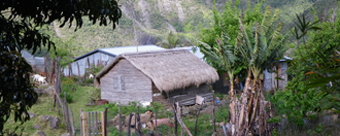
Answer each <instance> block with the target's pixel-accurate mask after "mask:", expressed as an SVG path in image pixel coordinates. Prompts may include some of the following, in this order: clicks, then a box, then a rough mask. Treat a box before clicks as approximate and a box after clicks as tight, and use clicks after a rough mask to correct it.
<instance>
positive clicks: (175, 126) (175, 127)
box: [173, 100, 178, 136]
mask: <svg viewBox="0 0 340 136" xmlns="http://www.w3.org/2000/svg"><path fill="white" fill-rule="evenodd" d="M173 106H174V108H173V109H174V115H175V122H174V129H175V130H174V133H175V136H177V124H178V123H177V117H176V109H177V108H176V104H175V100H174V102H173Z"/></svg>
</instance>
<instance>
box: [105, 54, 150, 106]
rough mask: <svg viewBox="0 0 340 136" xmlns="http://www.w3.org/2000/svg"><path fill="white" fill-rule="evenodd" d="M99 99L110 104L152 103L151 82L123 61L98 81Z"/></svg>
mask: <svg viewBox="0 0 340 136" xmlns="http://www.w3.org/2000/svg"><path fill="white" fill-rule="evenodd" d="M100 88H101V97H102V99H106V100H108V101H110V102H120V103H121V104H128V103H129V101H136V102H138V101H152V83H151V80H150V79H149V78H148V77H147V76H146V75H144V74H143V73H142V72H140V71H139V70H138V69H136V68H135V67H134V66H133V65H132V64H131V63H130V62H128V61H127V60H125V59H122V60H120V61H119V62H118V63H117V64H116V65H115V66H114V67H113V68H112V69H111V70H110V71H109V72H108V73H107V74H105V75H104V76H103V77H102V78H101V79H100Z"/></svg>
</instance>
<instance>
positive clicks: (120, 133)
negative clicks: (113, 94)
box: [118, 104, 122, 136]
mask: <svg viewBox="0 0 340 136" xmlns="http://www.w3.org/2000/svg"><path fill="white" fill-rule="evenodd" d="M118 112H119V136H121V135H122V113H121V111H120V104H118Z"/></svg>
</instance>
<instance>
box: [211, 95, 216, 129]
mask: <svg viewBox="0 0 340 136" xmlns="http://www.w3.org/2000/svg"><path fill="white" fill-rule="evenodd" d="M213 94H214V92H213ZM212 113H213V120H214V132H216V119H215V96H214V95H213V111H212Z"/></svg>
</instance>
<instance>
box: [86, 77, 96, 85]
mask: <svg viewBox="0 0 340 136" xmlns="http://www.w3.org/2000/svg"><path fill="white" fill-rule="evenodd" d="M84 83H85V84H93V83H94V79H93V78H88V79H86V80H85V81H84Z"/></svg>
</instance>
